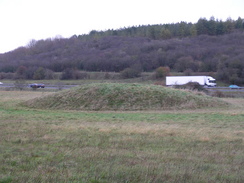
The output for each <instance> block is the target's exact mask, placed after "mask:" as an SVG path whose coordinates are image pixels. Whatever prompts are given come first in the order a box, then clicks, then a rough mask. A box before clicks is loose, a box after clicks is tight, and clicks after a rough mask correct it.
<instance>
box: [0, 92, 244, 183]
mask: <svg viewBox="0 0 244 183" xmlns="http://www.w3.org/2000/svg"><path fill="white" fill-rule="evenodd" d="M47 94H49V92H48V93H47V92H39V91H0V183H9V182H14V183H15V182H21V183H22V182H24V183H28V182H29V183H32V182H37V183H39V182H40V183H42V182H43V183H46V182H55V183H56V182H73V183H77V182H88V183H105V182H108V183H110V182H114V183H115V182H118V183H121V182H134V183H135V182H140V183H141V182H142V183H143V182H144V183H151V182H152V183H156V182H158V183H159V182H160V183H161V182H170V183H171V182H177V183H178V182H194V183H195V182H201V183H203V182H208V183H209V182H212V183H216V182H221V183H223V182H226V183H227V182H233V183H242V182H244V168H243V167H244V143H243V140H244V98H235V99H233V98H232V99H231V98H228V99H227V98H226V99H223V100H225V101H227V102H230V103H231V104H232V105H231V106H229V107H226V108H217V107H216V108H209V109H206V108H205V109H194V110H189V109H188V110H177V109H175V110H173V109H172V110H164V111H163V110H162V111H160V110H157V111H156V110H155V111H134V112H132V111H116V112H113V111H100V112H97V111H93V112H91V111H76V110H62V109H59V110H55V109H53V110H50V109H32V108H27V107H23V106H20V105H19V103H21V102H23V101H27V100H29V99H32V98H36V97H40V96H44V95H47Z"/></svg>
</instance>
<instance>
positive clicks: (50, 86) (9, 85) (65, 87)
mask: <svg viewBox="0 0 244 183" xmlns="http://www.w3.org/2000/svg"><path fill="white" fill-rule="evenodd" d="M76 86H79V85H45V88H38V90H45V89H53V90H55V89H57V90H59V89H60V90H62V89H69V88H73V87H76ZM4 87H5V88H8V87H15V85H14V84H12V83H3V84H0V88H4ZM24 87H27V88H30V87H29V84H28V85H25V86H24ZM206 89H207V90H210V91H214V90H218V91H222V92H230V91H232V92H233V91H238V92H244V87H241V89H230V88H229V87H209V88H206Z"/></svg>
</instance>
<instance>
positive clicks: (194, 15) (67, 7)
mask: <svg viewBox="0 0 244 183" xmlns="http://www.w3.org/2000/svg"><path fill="white" fill-rule="evenodd" d="M211 16H214V17H215V18H216V19H219V20H220V19H221V20H226V19H227V18H228V17H231V18H232V19H234V20H236V19H237V18H238V17H241V18H244V0H120V1H117V0H0V53H4V52H7V51H11V50H14V49H16V48H18V47H20V46H26V45H27V44H28V42H29V41H30V40H32V39H35V40H40V39H46V38H53V37H55V36H57V35H61V36H62V37H65V38H66V37H70V36H72V35H74V34H76V35H80V34H87V33H89V32H90V31H91V30H107V29H119V28H123V27H130V26H138V25H148V24H151V25H152V24H165V23H176V22H181V21H185V22H192V23H196V22H197V21H198V19H199V18H203V17H205V18H207V19H209V18H210V17H211Z"/></svg>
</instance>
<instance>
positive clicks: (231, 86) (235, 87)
mask: <svg viewBox="0 0 244 183" xmlns="http://www.w3.org/2000/svg"><path fill="white" fill-rule="evenodd" d="M229 88H231V89H241V87H240V86H237V85H230V86H229Z"/></svg>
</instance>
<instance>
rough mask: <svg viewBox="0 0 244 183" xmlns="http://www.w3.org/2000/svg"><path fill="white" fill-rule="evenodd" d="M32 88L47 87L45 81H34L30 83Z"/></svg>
mask: <svg viewBox="0 0 244 183" xmlns="http://www.w3.org/2000/svg"><path fill="white" fill-rule="evenodd" d="M30 87H31V88H45V85H44V84H43V83H32V84H30Z"/></svg>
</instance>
